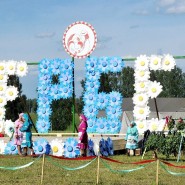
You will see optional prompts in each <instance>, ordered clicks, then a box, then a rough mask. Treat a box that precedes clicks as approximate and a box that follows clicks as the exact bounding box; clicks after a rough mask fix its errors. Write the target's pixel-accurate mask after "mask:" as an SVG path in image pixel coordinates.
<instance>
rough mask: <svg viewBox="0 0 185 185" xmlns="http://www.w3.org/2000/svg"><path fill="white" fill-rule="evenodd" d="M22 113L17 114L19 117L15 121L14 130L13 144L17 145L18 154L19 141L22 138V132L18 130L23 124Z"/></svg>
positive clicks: (20, 141) (19, 152)
mask: <svg viewBox="0 0 185 185" xmlns="http://www.w3.org/2000/svg"><path fill="white" fill-rule="evenodd" d="M22 116H23V113H20V114H19V118H18V119H17V120H16V121H15V131H14V144H15V145H17V150H18V154H19V155H22V153H21V143H22V140H23V133H22V132H21V131H20V128H21V127H22V126H23V118H22Z"/></svg>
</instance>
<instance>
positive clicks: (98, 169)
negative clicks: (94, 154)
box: [96, 146, 100, 184]
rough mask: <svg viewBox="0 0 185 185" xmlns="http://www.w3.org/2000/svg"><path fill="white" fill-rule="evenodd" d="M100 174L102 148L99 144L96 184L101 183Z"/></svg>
mask: <svg viewBox="0 0 185 185" xmlns="http://www.w3.org/2000/svg"><path fill="white" fill-rule="evenodd" d="M99 174H100V148H99V146H98V166H97V181H96V184H98V183H99Z"/></svg>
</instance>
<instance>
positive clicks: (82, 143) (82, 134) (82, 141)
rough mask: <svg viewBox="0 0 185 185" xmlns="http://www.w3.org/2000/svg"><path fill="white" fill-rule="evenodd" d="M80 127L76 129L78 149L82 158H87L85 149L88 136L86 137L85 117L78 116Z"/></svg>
mask: <svg viewBox="0 0 185 185" xmlns="http://www.w3.org/2000/svg"><path fill="white" fill-rule="evenodd" d="M79 119H80V125H79V127H78V138H79V140H78V148H79V149H80V154H81V156H83V157H86V156H87V147H88V135H87V127H88V125H87V118H86V117H85V115H83V114H80V116H79Z"/></svg>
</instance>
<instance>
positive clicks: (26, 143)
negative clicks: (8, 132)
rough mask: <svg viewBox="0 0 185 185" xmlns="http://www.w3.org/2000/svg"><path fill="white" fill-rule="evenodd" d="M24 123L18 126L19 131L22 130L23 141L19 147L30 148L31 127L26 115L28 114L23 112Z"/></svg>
mask: <svg viewBox="0 0 185 185" xmlns="http://www.w3.org/2000/svg"><path fill="white" fill-rule="evenodd" d="M22 117H23V119H24V124H23V126H22V127H21V128H20V131H21V132H23V141H22V144H21V147H23V148H25V147H29V148H32V133H31V127H32V123H31V121H30V119H29V117H28V114H25V113H24V114H23V116H22Z"/></svg>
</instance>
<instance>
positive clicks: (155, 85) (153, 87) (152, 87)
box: [148, 81, 162, 98]
mask: <svg viewBox="0 0 185 185" xmlns="http://www.w3.org/2000/svg"><path fill="white" fill-rule="evenodd" d="M161 91H162V85H161V84H160V82H157V81H154V82H152V81H151V82H150V83H149V87H148V95H149V97H151V98H156V97H157V96H158V95H159V94H160V93H161Z"/></svg>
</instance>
